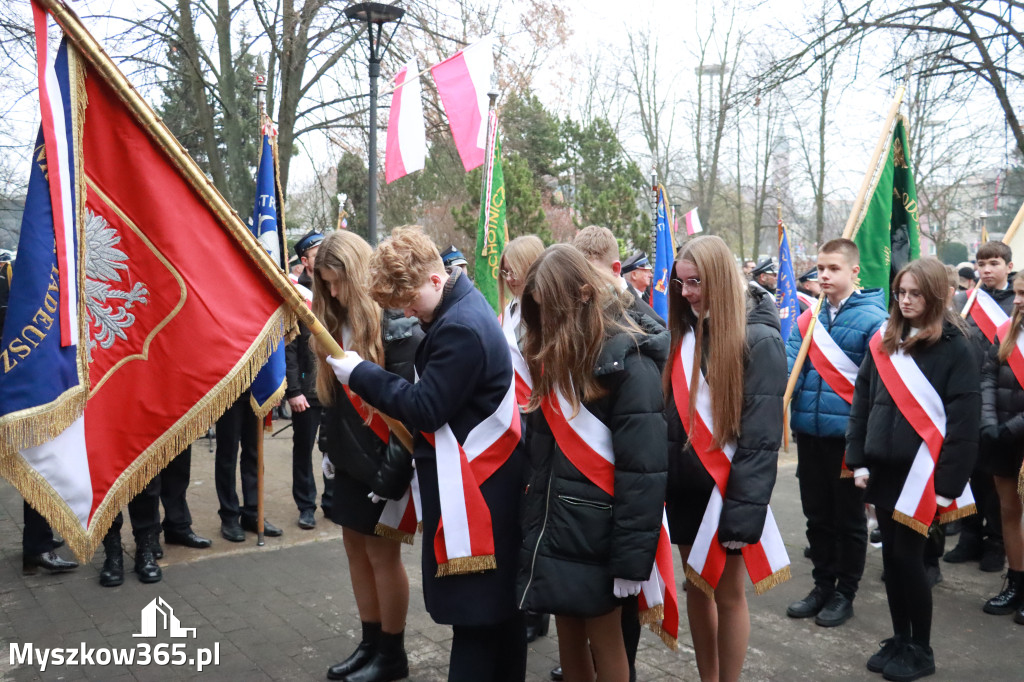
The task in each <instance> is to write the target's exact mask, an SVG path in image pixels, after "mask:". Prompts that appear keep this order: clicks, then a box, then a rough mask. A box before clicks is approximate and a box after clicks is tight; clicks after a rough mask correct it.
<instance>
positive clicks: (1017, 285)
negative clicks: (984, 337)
mask: <svg viewBox="0 0 1024 682" xmlns="http://www.w3.org/2000/svg"><path fill="white" fill-rule="evenodd" d="M1013 293H1014V294H1022V293H1024V275H1021V276H1020V277H1015V278H1014V279H1013ZM1022 324H1024V312H1021V310H1020V308H1018V307H1017V306H1013V314H1012V315H1010V328H1009V329H1008V330H1007V331H1006V338H1005V339H1003V340H1002V341H1000V342H999V362H1006V361H1007V360H1008V359H1009V358H1010V353H1012V352H1013V347H1014V346H1016V345H1017V337H1018V336H1019V335H1020V328H1021V325H1022Z"/></svg>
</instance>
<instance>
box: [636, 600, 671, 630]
mask: <svg viewBox="0 0 1024 682" xmlns="http://www.w3.org/2000/svg"><path fill="white" fill-rule="evenodd" d="M637 620H639V621H640V625H652V624H654V623H657V622H659V621H662V620H665V605H664V604H658V605H657V606H652V607H651V608H649V609H644V610H643V611H641V612H640V615H639V616H637Z"/></svg>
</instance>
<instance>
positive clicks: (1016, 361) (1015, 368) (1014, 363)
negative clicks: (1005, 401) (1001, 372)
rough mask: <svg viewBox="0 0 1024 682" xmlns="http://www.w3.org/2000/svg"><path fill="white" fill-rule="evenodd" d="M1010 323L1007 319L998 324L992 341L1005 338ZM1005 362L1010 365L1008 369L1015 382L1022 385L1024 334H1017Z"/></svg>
mask: <svg viewBox="0 0 1024 682" xmlns="http://www.w3.org/2000/svg"><path fill="white" fill-rule="evenodd" d="M1010 324H1011V322H1010V320H1009V319H1008V320H1006V322H1003V323H1002V324H1001V325H999V328H998V329H996V340H995V341H993V343H1000V342H1001V340H1002V339H1005V338H1006V334H1007V333H1008V331H1009V329H1010ZM1006 364H1008V365H1009V366H1010V371H1012V372H1013V376H1014V378H1015V379H1017V383H1018V384H1020V385H1021V387H1024V334H1017V344H1016V345H1015V346H1014V347H1013V350H1011V351H1010V356H1009V357H1008V358H1006Z"/></svg>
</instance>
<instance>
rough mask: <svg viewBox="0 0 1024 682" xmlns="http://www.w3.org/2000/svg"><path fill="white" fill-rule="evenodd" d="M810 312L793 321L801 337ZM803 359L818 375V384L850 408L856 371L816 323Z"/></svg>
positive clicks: (833, 340)
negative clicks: (821, 382)
mask: <svg viewBox="0 0 1024 682" xmlns="http://www.w3.org/2000/svg"><path fill="white" fill-rule="evenodd" d="M813 311H814V309H813V308H808V309H807V310H805V311H804V312H802V313H801V314H800V317H799V318H797V325H798V326H799V327H800V335H801V336H806V335H807V328H808V327H809V326H810V323H811V316H812V314H813ZM807 357H808V359H810V361H811V365H812V366H813V367H814V370H815V371H816V372H817V373H818V374H819V375H821V379H822V381H824V382H825V383H826V384H828V387H829V388H831V389H832V390H833V391H834V392H835V393H836V395H838V396H839V397H840V398H842V399H843V400H845V401H846V402H847V403H848V404H852V403H853V387H854V385H855V384H856V383H857V371H858V370H859V369H860V368H859V367H858V366H857V364H856V363H855V362H854V361H853V360H851V359H850V356H849V355H847V354H846V353H844V352H843V349H842V348H840V347H839V344H838V343H836V341H835V339H833V338H832V335H831V334H829V333H828V330H827V329H825V326H824V325H823V324H821V321H820V320H819V321H818V322H817V324H815V325H814V330H813V331H812V332H811V343H810V346H809V347H808V350H807Z"/></svg>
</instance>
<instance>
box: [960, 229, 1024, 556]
mask: <svg viewBox="0 0 1024 682" xmlns="http://www.w3.org/2000/svg"><path fill="white" fill-rule="evenodd" d="M977 264H978V274H979V275H980V277H979V279H980V280H981V283H980V285H979V286H978V287H977V289H978V293H977V296H976V297H975V299H974V301H973V302H972V303H971V308H970V310H968V311H967V327H968V329H969V330H970V338H971V341H972V342H973V344H974V347H975V348H977V349H978V357H979V359H981V360H983V359H984V358H985V356H986V355H987V353H988V350H989V348H991V346H992V342H993V339H995V330H996V327H998V326H999V325H1001V324H1002V323H1003V322H1005V321H1006V320H1007V319H1009V317H1010V314H1011V313H1012V312H1013V287H1012V286H1011V285H1010V279H1011V274H1010V271H1011V270H1012V269H1013V253H1012V252H1011V251H1010V247H1009V246H1007V245H1006V244H1004V243H1002V242H997V241H990V242H986V243H984V244H982V245H981V248H979V249H978V255H977ZM969 300H970V293H968V292H959V293H957V294H956V295H955V296H954V297H953V308H954V310H956V311H957V312H962V311H963V310H964V307H965V306H966V304H967V302H968V301H969ZM991 448H992V444H991V443H988V442H987V441H984V440H983V441H981V442H980V443H979V444H978V461H977V463H976V464H975V465H974V471H973V472H972V473H971V492H972V493H974V501H975V504H976V505H977V507H978V513H977V514H972V515H970V516H968V517H965V518H964V519H963V525H962V526H961V528H962V529H961V531H960V538H959V540H958V541H957V544H956V547H954V548H953V549H951V550H950V551H949V552H947V553H946V556H945V557H943V559H944V560H945V561H947V562H949V563H951V564H959V563H964V562H967V561H978V560H980V562H981V563H980V566H979V567H980V568H981V570H983V571H988V572H993V573H995V572H997V571H1001V570H1003V562H1004V560H1005V558H1006V554H1005V553H1004V551H1003V524H1002V521H1001V519H1000V516H999V497H998V495H997V494H996V489H995V483H994V482H993V480H992V470H991V468H990V462H989V458H990V455H989V451H990V450H991Z"/></svg>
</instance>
